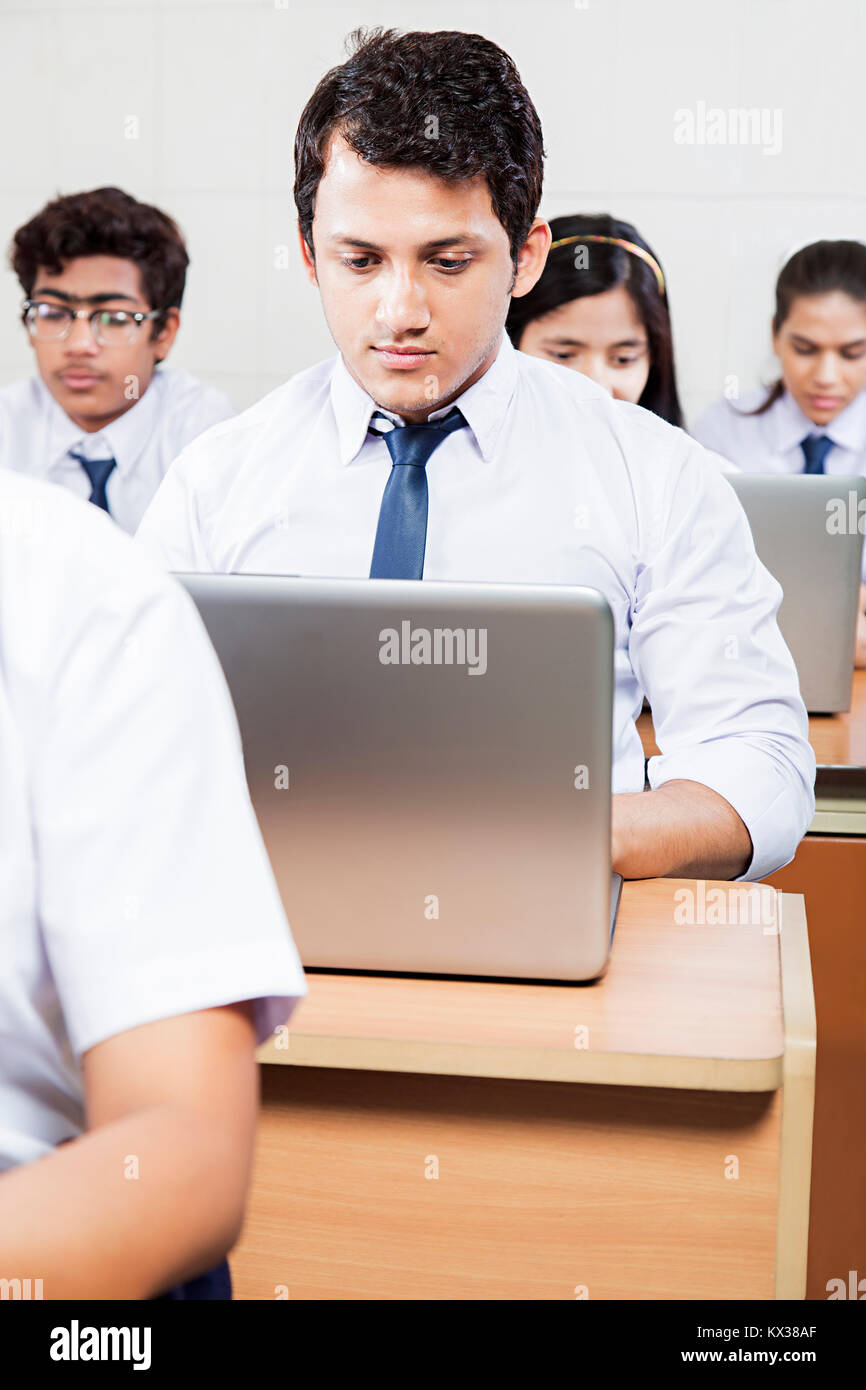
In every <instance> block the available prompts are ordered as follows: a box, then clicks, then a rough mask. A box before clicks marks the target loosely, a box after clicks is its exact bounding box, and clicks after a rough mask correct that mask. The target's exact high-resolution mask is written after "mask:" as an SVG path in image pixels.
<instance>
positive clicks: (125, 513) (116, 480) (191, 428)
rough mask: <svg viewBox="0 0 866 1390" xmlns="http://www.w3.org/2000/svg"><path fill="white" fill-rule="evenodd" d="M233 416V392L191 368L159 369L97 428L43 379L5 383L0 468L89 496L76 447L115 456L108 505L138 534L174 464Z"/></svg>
mask: <svg viewBox="0 0 866 1390" xmlns="http://www.w3.org/2000/svg"><path fill="white" fill-rule="evenodd" d="M233 414H234V407H233V406H232V403H231V401H230V400H229V398H228V396H226V395H224V393H223V392H222V391H218V390H217V389H216V388H215V387H213V386H206V385H205V384H204V383H203V382H201V381H198V380H197V379H196V378H195V377H194V376H191V375H190V373H189V372H183V371H166V370H165V369H164V368H163V367H159V368H158V369H157V370H156V372H154V375H153V378H152V379H151V382H150V385H149V386H148V388H147V390H146V391H145V392H144V395H143V396H142V397H141V399H140V400H138V401H136V402H135V405H133V406H130V408H129V410H127V411H125V412H124V414H123V415H120V416H118V418H117V419H116V420H113V421H112V423H111V424H110V425H106V427H105V429H103V430H100V431H99V432H98V433H90V434H88V433H87V431H85V430H82V428H81V426H80V425H76V424H75V422H74V421H73V420H70V418H69V416H68V415H67V414H66V411H65V410H64V409H63V407H62V406H61V405H59V404H58V402H57V401H56V400H55V399H54V397H53V396H52V395H51V392H50V391H49V390H48V388H47V387H46V385H45V383H44V382H43V381H42V379H41V377H38V376H36V377H31V378H29V379H28V380H26V381H16V382H13V383H12V385H11V386H4V387H2V388H0V468H13V469H15V470H16V471H18V472H21V473H27V474H29V475H30V476H31V477H34V478H44V479H45V480H46V481H47V482H51V483H60V484H61V486H63V487H68V488H69V489H70V491H71V492H74V493H75V494H76V496H78V497H82V498H83V499H84V500H85V501H86V500H87V499H88V497H89V496H90V480H89V478H88V477H87V474H86V472H85V471H84V469H83V468H82V466H81V464H80V463H79V462H78V461H77V460H76V459H74V458H72V457H71V455H70V453H69V450H70V449H74V450H75V452H76V453H79V454H84V455H85V456H86V457H87V458H91V459H97V458H114V459H116V460H117V467H116V468H115V469H113V470H112V473H111V476H110V477H109V479H108V485H107V487H106V492H105V495H106V499H107V501H108V510H109V512H110V513H111V515H112V517H113V518H114V520H115V521H116V522H117V523H118V525H119V526H121V527H122V528H123V530H124V531H129V532H130V533H131V532H133V531H135V530H136V528H137V526H138V523H139V522H140V521H141V518H142V517H143V515H144V513H145V511H146V510H147V507H148V505H149V503H150V501H151V498H152V497H153V495H154V493H155V492H156V490H157V488H158V487H159V485H160V483H161V482H162V480H163V478H164V477H165V474H166V473H167V471H168V468H169V465H170V464H171V463H172V461H173V460H174V459H175V458H176V457H177V455H178V454H179V453H180V452H181V450H182V449H183V448H184V447H185V446H186V445H187V444H190V443H191V442H192V440H193V439H195V438H196V436H197V435H199V434H201V433H202V431H203V430H206V429H208V428H209V427H210V426H211V425H215V424H217V422H218V421H220V420H226V419H228V418H229V416H231V415H233Z"/></svg>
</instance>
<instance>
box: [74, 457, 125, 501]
mask: <svg viewBox="0 0 866 1390" xmlns="http://www.w3.org/2000/svg"><path fill="white" fill-rule="evenodd" d="M69 453H70V456H71V457H72V458H74V459H75V460H76V462H77V463H80V464H81V467H82V468H83V469H84V471H85V473H86V474H87V476H88V478H89V479H90V501H91V502H93V503H95V504H96V506H97V507H102V508H103V510H104V511H106V512H107V511H108V502H107V500H106V496H105V485H106V483H107V482H108V479H109V477H110V476H111V473H112V472H113V470H114V469H115V468H116V467H117V459H114V458H104V459H89V458H85V456H84V454H79V453H76V451H75V449H70V450H69Z"/></svg>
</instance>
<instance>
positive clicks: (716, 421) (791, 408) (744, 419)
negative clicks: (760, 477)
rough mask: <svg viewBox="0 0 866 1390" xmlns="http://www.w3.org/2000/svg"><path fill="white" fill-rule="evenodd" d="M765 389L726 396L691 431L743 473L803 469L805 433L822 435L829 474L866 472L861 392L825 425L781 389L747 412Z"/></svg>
mask: <svg viewBox="0 0 866 1390" xmlns="http://www.w3.org/2000/svg"><path fill="white" fill-rule="evenodd" d="M766 398H767V392H766V390H760V391H751V392H749V394H748V395H746V396H744V397H743V398H742V399H741V400H737V401H729V400H727V399H726V398H725V397H722V398H721V399H720V400H717V401H714V402H713V404H712V405H710V406H707V409H706V410H705V411H704V413H703V415H702V416H701V417H700V419H699V420H698V422H697V424H696V425H695V428H694V429H693V430H692V434H693V435H694V437H695V439H697V440H699V441H700V443H701V444H703V445H705V447H706V448H707V449H715V450H716V452H717V453H719V454H722V455H724V457H725V458H727V459H730V460H731V461H732V462H733V463H737V464H739V466H740V468H741V469H742V471H743V472H744V473H804V472H805V470H806V459H805V456H804V454H803V450H802V449H801V448H800V445H801V444H802V442H803V440H804V439H805V437H806V435H807V434H814V435H821V434H826V435H827V437H828V438H829V439H832V441H833V448H832V449H830V450H829V452H828V454H827V456H826V458H825V459H824V472H825V474H826V475H827V476H828V477H837V478H838V477H844V476H847V477H851V476H852V475H855V474H856V475H857V476H859V477H866V391H861V392H860V394H859V395H858V396H855V397H854V399H853V401H852V402H851V404H850V405H848V406H846V407H845V409H844V410H842V411H840V412H839V414H838V415H837V416H836V418H835V420H831V421H830V423H829V425H816V424H815V422H814V420H810V419H809V417H808V415H805V414H804V413H803V411H802V410H801V409H800V407H799V406H798V405H797V402H796V401H795V400H794V397H793V396H792V395H791V394H790V392H788V391H784V392H783V393H782V395H781V396H780V397H779V399H778V400H777V401H774V402H773V404H772V405H771V406H770V408H769V410H765V411H764V412H763V414H761V415H749V414H746V413H745V412H747V411H751V410H754V409H755V408H756V407H757V406H759V405H760V404H761V402H762V401H764V400H766ZM863 582H864V583H866V547H864V549H863Z"/></svg>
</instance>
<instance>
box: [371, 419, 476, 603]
mask: <svg viewBox="0 0 866 1390" xmlns="http://www.w3.org/2000/svg"><path fill="white" fill-rule="evenodd" d="M373 418H375V416H374V417H373ZM465 424H466V420H465V418H464V416H463V415H462V414H461V412H460V411H459V410H458V409H457V407H456V406H455V407H454V409H453V410H450V411H449V412H448V414H447V415H445V416H444V417H443V418H442V419H441V420H428V422H427V424H426V425H396V426H395V427H394V429H392V430H391V431H390V432H389V433H388V434H384V432H383V431H381V430H377V429H375V427H374V426H373V424H372V423H371V425H370V428H371V430H372V431H373V433H374V434H383V438H384V440H385V443H386V444H387V446H388V453H389V454H390V455H391V459H392V468H391V472H390V474H389V476H388V481H387V483H386V484H385V491H384V493H383V494H382V505H381V507H380V508H379V525H378V527H377V528H376V543H375V545H374V546H373V560H372V563H371V565H370V578H371V579H420V578H421V576H422V575H423V573H424V551H425V549H426V546H427V496H428V494H427V460H428V459H429V457H430V455H431V454H432V453H433V450H434V449H435V448H436V446H437V445H438V444H441V443H442V440H443V439H444V438H445V436H446V434H450V433H451V432H452V430H459V429H462V427H463V426H464V425H465Z"/></svg>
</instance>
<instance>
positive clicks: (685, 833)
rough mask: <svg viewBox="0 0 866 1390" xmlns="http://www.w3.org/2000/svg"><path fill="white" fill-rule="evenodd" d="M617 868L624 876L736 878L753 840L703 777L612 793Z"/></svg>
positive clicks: (749, 855)
mask: <svg viewBox="0 0 866 1390" xmlns="http://www.w3.org/2000/svg"><path fill="white" fill-rule="evenodd" d="M611 840H612V851H613V867H614V869H615V870H616V872H617V873H620V874H622V876H623V878H680V877H682V878H718V879H734V878H739V876H740V875H741V874H743V873H745V872H746V869H747V868H748V866H749V863H750V861H751V858H752V841H751V837H750V835H749V832H748V830H747V829H746V827H745V825H744V823H743V821H742V820H741V819H740V817H739V816H738V815H737V813H736V811H735V810H734V808H733V807H732V806H731V805H730V803H729V802H727V801H725V799H724V797H722V796H719V794H718V792H714V791H711V790H710V788H709V787H705V786H704V785H703V784H702V783H701V782H686V781H674V782H665V784H664V785H663V786H661V787H657V788H656V790H655V791H648V792H632V793H619V794H618V795H616V796H614V798H613V828H612V836H611Z"/></svg>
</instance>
